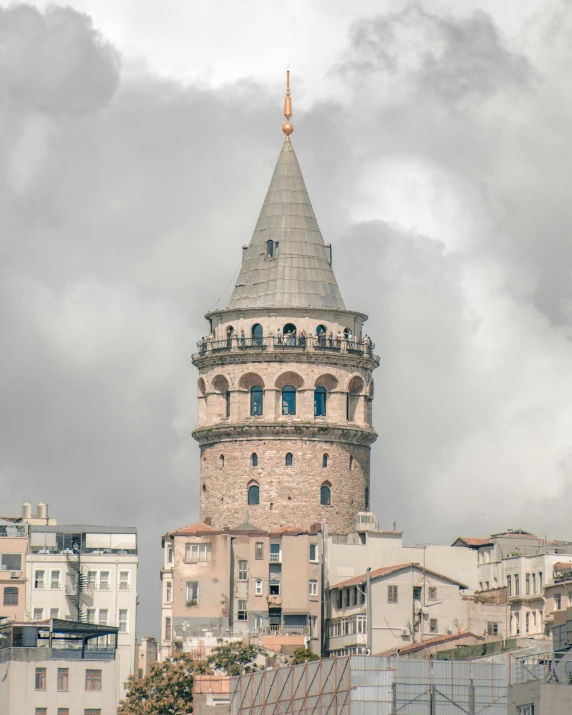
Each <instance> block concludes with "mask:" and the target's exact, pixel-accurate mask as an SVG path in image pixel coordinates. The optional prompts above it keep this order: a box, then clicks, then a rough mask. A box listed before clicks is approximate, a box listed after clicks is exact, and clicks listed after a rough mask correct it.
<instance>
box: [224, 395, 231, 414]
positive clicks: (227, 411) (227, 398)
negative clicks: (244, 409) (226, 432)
mask: <svg viewBox="0 0 572 715" xmlns="http://www.w3.org/2000/svg"><path fill="white" fill-rule="evenodd" d="M225 400H226V412H225V414H226V417H227V419H228V418H229V417H230V390H227V391H226V394H225Z"/></svg>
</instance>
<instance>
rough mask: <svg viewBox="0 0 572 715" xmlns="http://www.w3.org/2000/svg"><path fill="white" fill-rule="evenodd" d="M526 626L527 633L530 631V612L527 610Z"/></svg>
mask: <svg viewBox="0 0 572 715" xmlns="http://www.w3.org/2000/svg"><path fill="white" fill-rule="evenodd" d="M524 628H525V630H526V632H527V633H530V613H529V612H528V611H527V612H526V616H525V619H524Z"/></svg>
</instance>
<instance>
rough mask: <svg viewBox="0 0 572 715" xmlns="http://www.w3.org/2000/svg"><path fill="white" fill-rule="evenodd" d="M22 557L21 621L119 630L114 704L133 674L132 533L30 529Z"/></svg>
mask: <svg viewBox="0 0 572 715" xmlns="http://www.w3.org/2000/svg"><path fill="white" fill-rule="evenodd" d="M29 535H30V546H29V552H28V554H27V556H26V572H27V573H26V577H27V581H28V584H29V587H28V589H27V592H26V620H33V621H41V620H44V619H48V618H56V619H71V620H74V621H81V622H87V623H90V624H99V625H102V626H115V627H117V628H118V629H119V635H118V645H117V660H118V664H119V674H118V679H117V693H116V698H117V701H118V700H119V699H120V698H122V697H124V695H125V689H124V683H125V681H126V680H127V678H128V676H129V675H131V674H133V673H134V672H135V671H134V669H135V658H136V650H135V644H136V625H137V565H138V556H137V530H136V529H135V528H133V527H125V526H119V527H110V526H86V525H77V524H71V525H53V524H52V525H47V526H40V525H31V526H30V527H29Z"/></svg>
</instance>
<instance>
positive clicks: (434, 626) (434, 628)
mask: <svg viewBox="0 0 572 715" xmlns="http://www.w3.org/2000/svg"><path fill="white" fill-rule="evenodd" d="M438 630H439V624H438V623H437V619H436V618H430V619H429V633H437V632H438Z"/></svg>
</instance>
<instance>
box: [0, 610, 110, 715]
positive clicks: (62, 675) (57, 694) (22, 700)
mask: <svg viewBox="0 0 572 715" xmlns="http://www.w3.org/2000/svg"><path fill="white" fill-rule="evenodd" d="M116 647H117V628H113V627H110V626H96V625H88V624H85V623H77V622H72V621H62V620H55V619H52V620H47V621H42V622H40V623H6V624H0V713H2V715H56V714H57V715H76V714H78V713H81V715H116V713H117V689H118V679H119V672H118V670H119V669H118V662H117V659H116Z"/></svg>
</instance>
